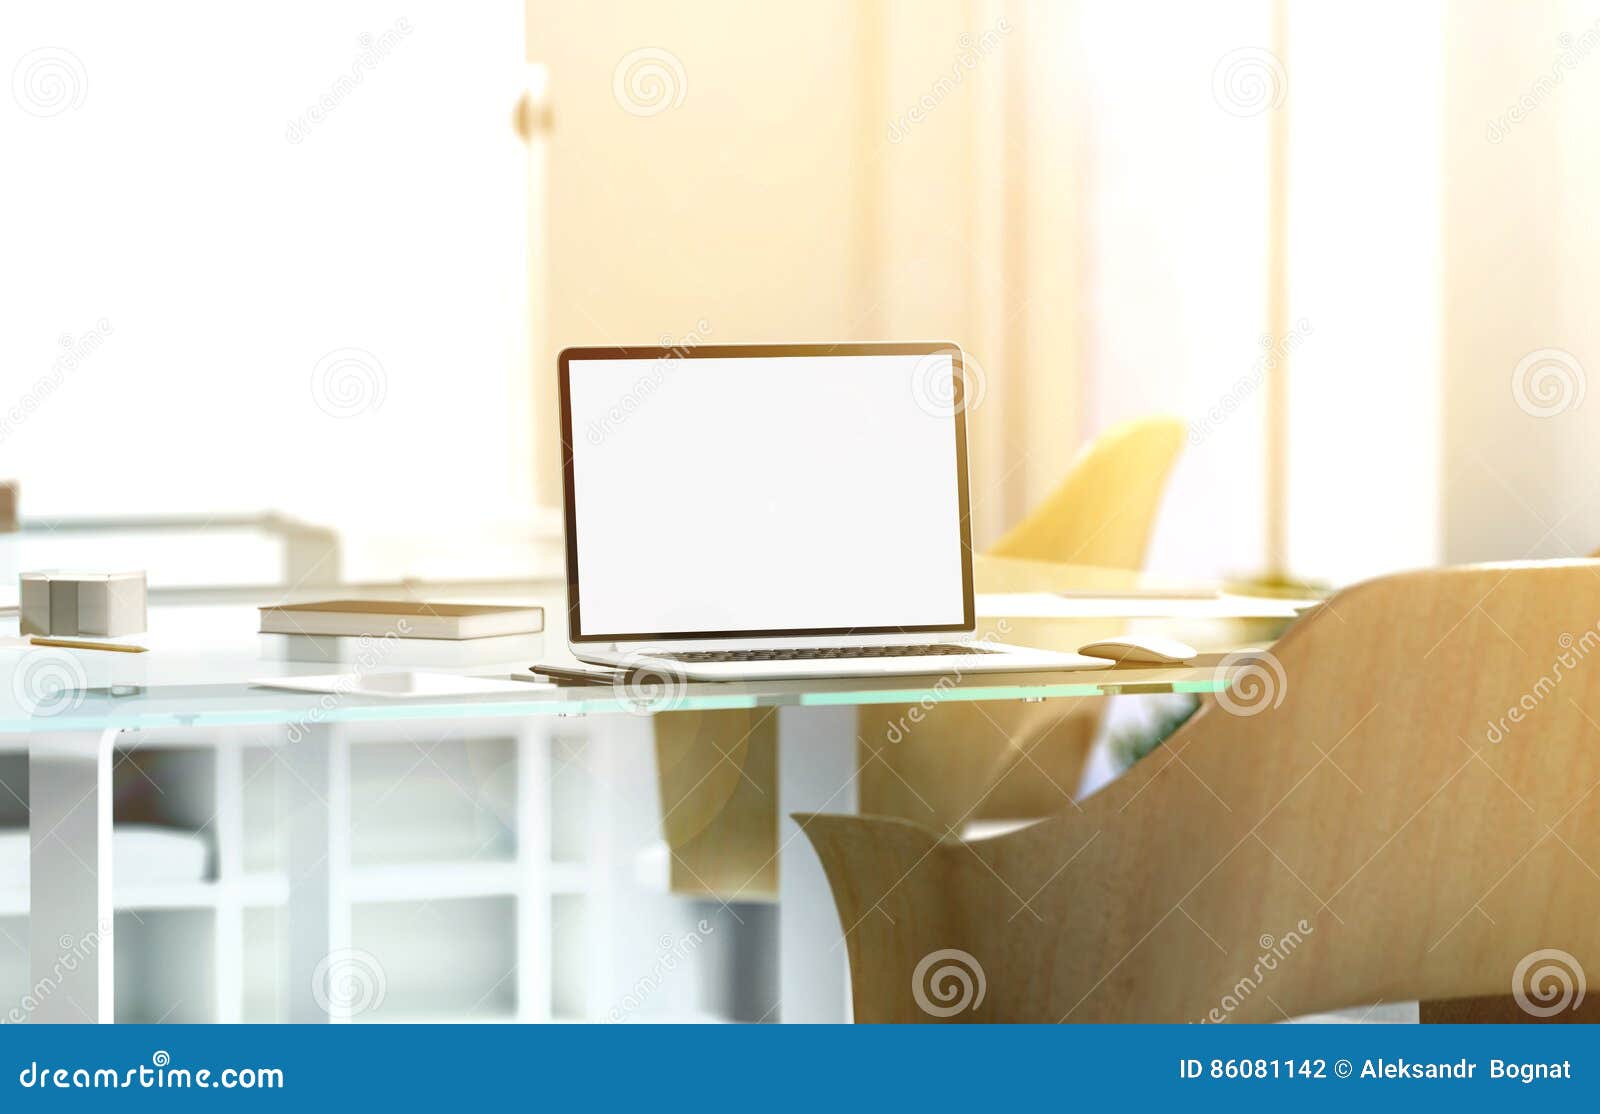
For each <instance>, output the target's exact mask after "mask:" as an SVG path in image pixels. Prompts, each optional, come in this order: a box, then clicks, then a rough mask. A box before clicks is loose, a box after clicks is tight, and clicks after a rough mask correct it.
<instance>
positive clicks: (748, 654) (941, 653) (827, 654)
mask: <svg viewBox="0 0 1600 1114" xmlns="http://www.w3.org/2000/svg"><path fill="white" fill-rule="evenodd" d="M997 653H1001V651H999V650H986V649H984V648H983V647H981V646H975V645H972V644H971V643H967V644H965V645H963V644H961V643H932V644H930V645H927V646H816V647H800V648H797V649H793V650H685V651H683V652H681V653H676V654H651V655H650V656H651V657H656V658H667V659H669V660H671V661H681V662H687V663H691V664H698V663H702V662H719V661H733V662H737V661H831V660H835V659H838V658H923V657H955V656H958V655H959V656H965V655H967V654H997Z"/></svg>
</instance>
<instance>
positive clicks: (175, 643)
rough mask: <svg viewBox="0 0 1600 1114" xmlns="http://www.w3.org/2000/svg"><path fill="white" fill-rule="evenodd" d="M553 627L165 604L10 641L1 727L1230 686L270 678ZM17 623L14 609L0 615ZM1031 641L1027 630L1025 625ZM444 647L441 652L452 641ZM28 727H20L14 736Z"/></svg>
mask: <svg viewBox="0 0 1600 1114" xmlns="http://www.w3.org/2000/svg"><path fill="white" fill-rule="evenodd" d="M543 602H544V603H545V605H546V615H547V619H550V620H555V622H553V623H552V624H551V626H550V628H549V629H547V630H546V631H545V633H544V634H542V635H532V636H522V637H517V638H512V639H492V640H482V643H479V644H473V643H461V644H455V645H454V646H446V647H443V648H442V649H441V648H440V646H439V644H438V643H432V642H430V643H426V644H425V645H426V646H427V647H428V648H429V650H428V651H427V653H431V654H433V655H434V656H433V657H432V658H431V659H428V658H426V657H424V658H418V657H416V656H415V655H416V654H417V653H419V651H418V650H417V648H416V646H415V645H410V644H407V642H406V641H405V640H393V639H391V640H386V641H383V642H373V641H371V640H358V639H316V640H309V639H289V638H286V637H285V636H279V635H259V634H257V633H256V612H255V609H254V608H253V607H248V606H238V605H227V606H190V607H152V608H151V611H150V626H151V631H150V633H149V634H148V635H143V636H139V637H138V638H129V639H127V641H130V642H137V643H138V644H140V645H145V646H148V647H149V648H150V652H149V653H144V654H120V653H109V652H100V651H75V650H55V649H46V648H43V647H32V648H26V647H16V648H8V649H0V671H3V672H4V673H6V674H7V677H6V679H5V681H4V682H0V735H9V736H23V735H27V734H36V733H53V732H70V731H102V730H113V729H116V730H136V729H141V728H173V727H205V726H236V725H248V724H260V725H271V724H300V725H302V726H306V725H313V724H322V723H345V722H360V721H373V720H405V719H413V720H415V719H456V718H483V717H505V718H516V717H527V716H545V715H557V716H561V715H566V716H572V715H589V714H617V713H623V714H626V713H632V714H636V715H651V714H656V713H659V712H668V711H688V710H709V709H719V708H754V707H781V706H786V705H796V706H817V705H841V704H843V705H864V704H906V705H913V704H919V703H929V704H931V703H946V702H953V701H1010V700H1047V699H1056V698H1070V697H1086V696H1102V695H1111V694H1116V693H1128V692H1139V693H1152V692H1190V693H1205V692H1216V691H1220V690H1221V689H1222V688H1225V687H1226V679H1225V675H1224V674H1223V673H1222V672H1221V671H1220V670H1218V669H1217V668H1216V664H1217V662H1218V661H1219V660H1220V658H1221V656H1220V655H1205V656H1202V657H1201V658H1198V659H1197V660H1196V662H1195V663H1194V664H1192V665H1189V666H1183V667H1152V666H1126V665H1125V666H1118V667H1115V668H1106V669H1095V670H1080V671H1070V672H1054V673H1024V674H977V675H972V674H968V675H966V676H956V675H947V676H942V677H941V676H937V675H930V676H925V677H894V678H876V677H853V678H826V679H814V680H805V681H763V682H758V683H757V682H752V683H743V682H741V683H714V684H712V683H687V684H685V683H676V684H661V683H657V684H652V683H650V680H649V679H648V678H645V679H644V680H643V682H642V683H640V684H637V685H634V686H631V687H629V686H616V687H613V686H611V685H580V686H561V687H557V686H552V685H546V684H539V683H527V684H526V687H525V689H518V690H510V687H509V686H507V688H508V691H505V692H496V693H489V694H480V695H472V696H461V695H428V696H408V697H375V696H369V695H357V694H355V693H352V692H348V691H345V692H330V693H315V692H297V691H288V690H282V689H273V688H267V687H262V686H260V685H258V684H254V683H252V682H254V681H258V680H261V679H265V678H281V677H291V676H311V675H317V676H322V675H328V674H336V673H360V674H362V675H363V676H369V677H370V676H373V675H376V674H379V673H392V672H399V671H404V670H419V671H427V672H434V673H438V672H443V673H454V674H464V675H471V676H476V677H490V678H501V679H508V678H511V677H513V676H516V675H518V674H521V675H527V667H528V666H529V665H531V664H533V663H535V662H547V663H551V664H556V663H559V662H561V661H563V660H568V654H567V650H566V639H565V632H564V631H563V630H561V629H560V626H559V619H560V616H561V612H562V608H561V606H560V604H559V603H558V602H557V601H556V600H554V599H546V600H544V601H543ZM0 624H4V625H3V626H0V635H7V636H14V635H15V633H16V625H15V624H16V620H15V618H14V617H7V618H5V619H3V620H0ZM1012 640H1013V641H1018V642H1024V641H1026V640H1024V639H1020V638H1018V639H1012ZM441 655H442V656H441ZM13 741H15V740H13Z"/></svg>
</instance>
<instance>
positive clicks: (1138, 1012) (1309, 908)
mask: <svg viewBox="0 0 1600 1114" xmlns="http://www.w3.org/2000/svg"><path fill="white" fill-rule="evenodd" d="M1597 578H1600V562H1594V561H1566V562H1549V563H1538V564H1526V565H1493V566H1487V565H1486V566H1477V567H1468V568H1456V569H1443V570H1431V571H1426V572H1419V573H1407V574H1404V575H1399V576H1389V577H1384V578H1382V579H1379V580H1373V581H1369V582H1367V583H1365V584H1360V585H1357V586H1355V587H1353V588H1350V589H1347V590H1346V591H1344V592H1341V593H1340V594H1339V595H1337V596H1335V597H1334V598H1333V600H1332V601H1330V602H1329V604H1327V605H1326V606H1325V607H1323V608H1320V609H1318V610H1316V611H1314V612H1312V613H1311V614H1310V615H1308V616H1307V617H1305V618H1303V619H1302V620H1301V621H1300V622H1298V623H1297V624H1296V625H1295V626H1294V627H1292V628H1291V629H1290V630H1289V632H1288V633H1287V634H1286V635H1284V637H1283V638H1281V639H1280V640H1279V641H1278V642H1277V643H1276V644H1275V645H1274V646H1273V647H1272V649H1271V651H1270V653H1265V654H1264V655H1263V656H1261V657H1259V658H1257V659H1255V664H1254V666H1253V667H1251V668H1249V669H1248V670H1244V671H1241V672H1239V673H1237V674H1234V675H1232V676H1230V678H1229V679H1230V681H1231V682H1232V683H1231V688H1230V690H1229V691H1230V694H1231V695H1230V698H1229V699H1226V700H1224V699H1221V698H1219V699H1218V700H1216V701H1213V702H1210V703H1209V704H1208V705H1207V706H1206V707H1205V708H1204V709H1203V710H1202V711H1201V712H1200V713H1198V714H1197V715H1196V716H1195V717H1194V718H1193V719H1191V720H1190V721H1189V722H1188V723H1187V724H1186V725H1185V726H1184V727H1183V728H1181V729H1180V730H1179V731H1178V732H1177V733H1176V734H1175V735H1173V737H1172V738H1171V739H1169V740H1168V741H1167V742H1166V744H1165V745H1164V746H1162V747H1161V748H1160V749H1158V750H1157V751H1156V752H1154V753H1153V754H1152V755H1150V756H1149V757H1147V758H1145V759H1144V760H1143V761H1141V762H1140V763H1139V764H1137V765H1136V766H1134V767H1133V768H1132V770H1130V771H1129V772H1128V773H1127V774H1125V775H1124V776H1123V777H1122V778H1120V779H1118V780H1117V781H1115V782H1113V783H1111V784H1110V785H1109V786H1107V787H1106V788H1105V789H1103V790H1102V791H1100V792H1098V793H1096V794H1095V795H1093V796H1091V797H1089V798H1088V799H1087V800H1085V801H1084V802H1082V811H1081V812H1072V813H1068V814H1064V815H1057V816H1054V817H1051V818H1050V819H1047V820H1044V821H1041V822H1040V823H1037V824H1034V825H1032V826H1030V827H1028V828H1026V829H1024V830H1022V831H1018V832H1014V833H1012V834H1009V835H1005V836H1001V837H999V838H995V839H989V840H979V841H972V842H966V843H962V842H959V841H953V840H942V839H940V838H939V837H940V833H939V832H935V831H929V830H926V829H923V828H921V827H918V826H916V825H913V824H910V823H907V822H906V821H904V820H898V819H893V820H891V819H878V818H871V817H865V816H863V817H853V816H804V817H800V818H799V819H800V820H801V823H802V825H803V826H804V829H805V831H806V834H807V836H808V837H809V838H810V839H811V840H812V842H813V844H814V845H815V847H816V849H817V852H818V855H819V856H820V857H821V860H822V863H823V866H824V868H825V869H826V871H827V874H828V879H829V882H830V883H831V885H832V888H833V892H834V899H835V902H836V904H837V906H838V910H839V916H840V920H841V923H842V926H843V928H844V930H845V932H846V940H847V947H848V951H849V956H850V968H851V977H852V984H853V995H854V1002H855V1016H856V1018H857V1019H858V1020H862V1021H895V1022H900V1021H931V1020H946V1019H947V1020H968V1021H1005V1022H1055V1021H1062V1020H1066V1021H1074V1022H1105V1021H1136V1022H1177V1021H1202V1020H1209V1021H1222V1020H1227V1021H1253V1022H1259V1021H1279V1020H1283V1019H1284V1018H1285V1017H1297V1016H1303V1015H1306V1014H1313V1013H1322V1012H1326V1011H1330V1010H1335V1009H1341V1008H1349V1007H1357V1006H1364V1005H1370V1004H1372V1003H1376V1002H1379V1001H1383V1002H1405V1001H1418V1000H1420V1001H1423V1002H1425V1003H1427V1002H1434V1001H1440V1000H1455V999H1478V998H1482V997H1484V996H1489V995H1505V994H1507V993H1508V992H1509V993H1511V994H1513V995H1514V996H1515V999H1516V1004H1515V1005H1514V1006H1513V1007H1512V1009H1513V1011H1514V1012H1515V1013H1518V1014H1520V1015H1522V1016H1523V1017H1539V1018H1542V1017H1545V1016H1547V1015H1548V1016H1550V1017H1551V1018H1552V1019H1562V1020H1564V1019H1567V1018H1568V1017H1570V1016H1572V1012H1571V1011H1573V1010H1574V1009H1575V1007H1576V1005H1577V1004H1578V1003H1577V999H1578V998H1579V997H1581V991H1579V990H1578V987H1580V986H1581V981H1582V979H1583V978H1584V975H1583V971H1584V970H1585V969H1587V970H1588V971H1589V972H1591V973H1592V972H1594V971H1595V970H1596V969H1600V931H1597V930H1596V927H1595V926H1596V924H1597V923H1600V884H1596V881H1595V874H1594V867H1595V865H1596V864H1600V820H1597V816H1600V813H1597V811H1596V808H1595V807H1594V794H1595V793H1597V792H1600V726H1597V724H1600V661H1593V660H1590V658H1591V657H1592V656H1593V655H1594V654H1595V651H1596V650H1600V626H1597V625H1596V623H1595V617H1594V611H1593V610H1592V608H1589V607H1587V606H1586V605H1585V603H1584V601H1585V600H1589V599H1592V598H1593V596H1594V588H1595V585H1596V583H1597ZM1589 1012H1590V1014H1592V1013H1593V1012H1594V1011H1593V1010H1590V1011H1589ZM1430 1013H1433V1014H1436V1015H1439V1016H1450V1015H1451V1011H1448V1010H1445V1011H1433V1010H1429V1009H1426V1008H1425V1010H1424V1016H1425V1017H1427V1016H1429V1014H1430ZM1456 1016H1472V1011H1470V1010H1468V1011H1467V1012H1466V1013H1465V1014H1461V1013H1460V1012H1457V1013H1456ZM1579 1016H1582V1015H1579ZM1502 1019H1504V1018H1502Z"/></svg>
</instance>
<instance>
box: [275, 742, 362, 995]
mask: <svg viewBox="0 0 1600 1114" xmlns="http://www.w3.org/2000/svg"><path fill="white" fill-rule="evenodd" d="M346 757H347V756H346V754H345V744H344V742H343V741H342V740H339V739H337V738H335V736H334V728H331V727H329V726H327V725H325V724H321V725H315V726H310V727H301V726H298V725H297V726H295V727H294V728H293V729H291V737H290V741H289V742H288V743H287V744H286V745H285V746H284V749H283V750H282V751H281V752H280V753H279V755H278V760H279V762H281V763H282V764H283V766H284V767H285V769H284V770H283V775H282V776H283V781H282V783H281V784H282V785H283V788H284V792H285V793H286V794H287V796H288V809H287V813H286V819H287V822H288V825H289V906H288V914H289V999H288V1019H289V1021H291V1022H293V1023H295V1024H305V1023H308V1022H326V1021H342V1020H347V1017H346V1016H345V1013H344V1011H342V1010H341V1009H340V1006H341V1003H342V990H341V988H340V985H339V983H340V980H341V979H342V978H344V976H345V968H346V967H348V965H349V963H350V958H349V947H350V905H349V901H348V899H347V894H346V889H345V883H346V874H347V872H348V868H349V862H350V849H349V836H350V825H349V815H348V805H349V786H348V784H347V780H348V779H347V777H346V773H347V771H348V765H347V764H346Z"/></svg>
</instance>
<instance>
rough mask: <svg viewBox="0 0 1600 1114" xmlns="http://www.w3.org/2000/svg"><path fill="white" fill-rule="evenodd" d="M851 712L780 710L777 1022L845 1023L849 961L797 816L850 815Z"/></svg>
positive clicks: (854, 797)
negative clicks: (794, 816)
mask: <svg viewBox="0 0 1600 1114" xmlns="http://www.w3.org/2000/svg"><path fill="white" fill-rule="evenodd" d="M858 801H859V794H858V791H857V782H856V709H855V708H854V707H850V706H843V707H786V708H779V709H778V991H779V994H780V995H781V999H780V1002H779V1005H778V1020H780V1021H784V1022H797V1021H799V1022H845V1021H849V1020H850V1017H851V1009H850V962H849V957H848V956H847V955H846V954H845V948H844V942H843V940H844V932H843V929H842V927H841V926H840V924H839V914H838V912H837V910H836V909H835V907H834V904H833V891H832V890H831V889H830V888H829V887H828V878H827V875H826V874H824V873H823V870H822V862H821V861H820V860H819V859H818V858H817V853H816V852H815V851H814V850H812V847H811V841H810V840H809V839H807V838H806V834H805V833H804V832H802V831H801V830H800V826H799V825H798V824H796V823H795V822H794V821H793V820H791V819H790V818H789V817H790V814H791V813H795V812H834V813H841V812H842V813H853V812H855V811H856V810H857V809H858V808H859V807H860V806H859V803H858Z"/></svg>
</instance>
